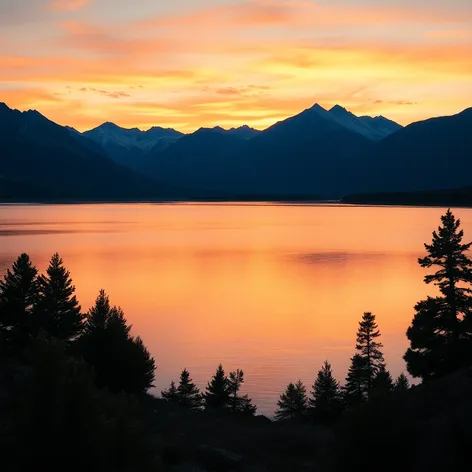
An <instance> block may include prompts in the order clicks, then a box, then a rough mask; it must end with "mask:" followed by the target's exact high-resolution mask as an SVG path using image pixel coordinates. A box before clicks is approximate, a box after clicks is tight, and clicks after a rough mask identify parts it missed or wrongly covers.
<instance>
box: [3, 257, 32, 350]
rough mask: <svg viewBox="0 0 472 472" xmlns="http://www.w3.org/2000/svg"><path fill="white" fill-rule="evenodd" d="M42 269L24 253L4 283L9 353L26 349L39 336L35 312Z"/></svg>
mask: <svg viewBox="0 0 472 472" xmlns="http://www.w3.org/2000/svg"><path fill="white" fill-rule="evenodd" d="M37 274H38V270H37V269H36V267H35V266H33V264H32V262H31V260H30V258H29V256H28V254H21V256H19V257H18V259H17V260H16V261H15V262H14V263H13V266H12V268H11V270H10V269H8V270H7V273H6V275H5V277H4V279H3V280H0V332H1V335H2V338H3V342H4V348H5V349H7V350H8V351H9V350H11V349H13V350H15V351H16V350H17V348H22V347H24V346H25V344H26V343H27V342H28V340H29V339H30V338H31V336H32V335H34V334H35V329H34V319H33V309H34V306H35V305H36V303H37V299H38V278H37Z"/></svg>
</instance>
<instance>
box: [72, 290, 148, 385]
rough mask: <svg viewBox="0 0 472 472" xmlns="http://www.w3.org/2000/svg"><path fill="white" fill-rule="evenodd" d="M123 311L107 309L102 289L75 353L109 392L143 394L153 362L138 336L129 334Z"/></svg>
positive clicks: (113, 308) (105, 296)
mask: <svg viewBox="0 0 472 472" xmlns="http://www.w3.org/2000/svg"><path fill="white" fill-rule="evenodd" d="M130 330H131V326H128V325H127V323H126V319H125V317H124V313H123V310H121V308H117V307H112V308H111V307H110V302H109V298H108V296H107V295H106V293H105V291H104V290H101V291H100V293H99V295H98V297H97V300H96V302H95V305H94V306H93V307H92V308H91V309H90V311H89V313H88V315H87V319H86V322H85V325H84V330H83V333H82V335H81V336H80V338H79V339H78V346H77V349H78V352H79V354H81V355H82V356H83V358H84V359H85V360H86V362H87V363H89V364H90V365H91V366H92V367H93V368H94V370H95V374H96V378H97V383H98V385H99V386H100V387H106V388H108V389H109V390H110V391H111V392H121V391H124V392H127V393H144V392H145V391H146V390H147V389H149V388H150V387H151V386H152V383H153V381H154V375H155V374H154V371H155V363H154V359H153V358H152V357H151V355H150V353H149V351H148V350H147V349H146V347H145V346H144V343H143V341H142V340H141V338H140V337H136V338H134V337H132V336H131V335H130Z"/></svg>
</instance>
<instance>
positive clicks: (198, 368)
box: [0, 205, 472, 413]
mask: <svg viewBox="0 0 472 472" xmlns="http://www.w3.org/2000/svg"><path fill="white" fill-rule="evenodd" d="M442 212H443V210H442V209H417V208H357V207H336V206H332V207H316V206H315V207H311V206H278V205H266V206H264V205H257V206H236V205H71V206H66V205H58V206H15V207H10V206H4V207H0V222H1V223H0V232H1V231H3V233H2V234H3V236H2V237H0V272H2V271H4V270H5V269H6V267H7V266H8V265H10V264H11V262H12V261H13V260H14V259H15V258H16V256H17V255H18V254H19V253H20V252H28V253H29V254H30V255H31V256H32V258H33V260H34V262H35V263H36V264H37V266H38V267H39V268H40V269H41V270H44V269H45V267H46V265H47V262H48V259H49V257H50V256H51V254H52V253H53V252H55V251H59V252H60V254H61V256H62V257H63V259H64V261H65V263H66V266H67V267H68V269H69V270H70V271H71V274H72V277H73V279H74V283H75V285H76V287H77V292H78V298H79V300H80V302H81V303H82V306H83V307H84V309H86V308H88V307H90V306H91V305H92V304H93V301H94V299H95V297H96V295H97V293H98V290H99V289H100V288H105V289H106V290H107V292H108V293H109V294H110V297H111V301H112V303H116V304H119V305H121V306H122V307H123V309H124V310H125V313H126V316H127V318H128V320H129V321H130V322H131V323H132V324H133V330H134V332H136V333H139V334H140V335H141V336H142V337H143V339H144V341H145V343H146V344H147V345H148V347H149V348H150V350H151V352H152V353H153V355H154V356H155V358H156V362H157V365H158V371H157V382H156V387H157V390H160V389H161V388H164V387H166V386H167V385H168V383H169V382H170V380H171V378H174V379H177V376H178V375H179V372H180V371H181V369H182V368H183V367H187V368H188V369H189V370H190V371H191V374H192V377H193V378H194V380H195V381H196V382H197V383H198V385H199V386H200V387H204V386H205V384H206V381H207V380H208V379H209V378H210V376H211V375H212V374H213V372H214V369H215V368H216V365H217V364H218V363H219V362H220V361H221V362H223V364H224V366H225V368H226V369H227V370H232V369H236V368H243V369H244V370H245V374H246V379H247V380H246V384H245V388H246V391H247V393H249V394H250V396H251V397H253V398H254V400H255V402H256V403H257V404H258V405H259V406H260V408H261V411H262V412H265V413H269V412H272V411H273V409H274V406H275V402H276V400H277V397H278V395H279V394H280V393H281V391H282V390H283V389H284V387H285V385H286V384H287V383H288V382H289V381H294V380H297V379H298V378H301V379H303V380H305V381H306V382H307V383H310V384H311V382H312V381H313V380H314V377H315V375H316V371H317V370H318V368H319V367H320V366H321V363H322V362H323V361H324V360H325V359H326V358H328V359H329V360H330V362H331V363H332V364H333V368H334V372H335V375H336V376H337V377H338V378H339V379H340V380H342V379H343V378H344V376H345V372H346V370H347V367H348V364H349V357H350V356H351V355H352V353H353V348H354V343H355V332H356V329H357V323H358V320H359V319H360V316H361V315H362V313H363V312H364V311H372V312H374V313H376V315H377V319H378V323H379V325H380V327H381V330H382V333H383V343H384V345H385V355H386V359H387V362H388V363H389V367H390V369H391V371H392V373H393V374H394V375H397V374H398V373H400V372H401V371H402V370H403V369H404V363H403V361H402V359H401V357H402V354H403V352H404V350H405V349H406V346H407V339H406V336H405V331H406V328H407V326H408V324H409V322H410V320H411V317H412V314H413V309H412V307H413V305H414V304H415V302H416V301H417V300H419V299H421V298H422V297H424V296H425V295H426V293H428V291H430V290H431V288H428V287H426V286H425V285H424V284H423V283H422V279H423V276H424V272H423V271H422V269H420V268H419V267H418V265H417V263H416V258H417V257H418V256H420V255H421V254H422V247H423V242H424V241H426V240H428V239H430V235H431V231H432V229H433V228H435V227H436V226H437V224H438V222H439V216H440V214H441V213H442ZM457 214H458V215H459V216H460V217H461V218H462V219H463V226H464V229H465V231H466V235H470V237H471V239H472V212H470V211H469V210H458V211H457ZM6 231H10V233H8V234H7V232H6Z"/></svg>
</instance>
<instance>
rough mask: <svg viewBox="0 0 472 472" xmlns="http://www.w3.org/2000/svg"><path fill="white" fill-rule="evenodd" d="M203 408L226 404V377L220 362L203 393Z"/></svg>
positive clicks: (224, 405) (227, 399)
mask: <svg viewBox="0 0 472 472" xmlns="http://www.w3.org/2000/svg"><path fill="white" fill-rule="evenodd" d="M204 399H205V408H214V409H220V408H224V407H226V406H227V405H228V401H229V392H228V378H227V377H226V374H225V371H224V369H223V366H222V365H221V364H220V365H219V366H218V369H217V370H216V373H215V375H214V376H213V377H212V379H211V381H210V382H209V383H208V385H207V387H206V392H205V393H204Z"/></svg>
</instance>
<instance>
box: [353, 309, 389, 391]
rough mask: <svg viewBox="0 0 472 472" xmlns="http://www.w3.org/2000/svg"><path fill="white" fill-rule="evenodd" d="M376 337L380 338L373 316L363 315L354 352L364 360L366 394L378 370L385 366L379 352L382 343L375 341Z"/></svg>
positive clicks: (370, 314)
mask: <svg viewBox="0 0 472 472" xmlns="http://www.w3.org/2000/svg"><path fill="white" fill-rule="evenodd" d="M378 337H380V331H379V329H378V326H377V323H376V322H375V315H373V314H372V313H368V312H366V313H364V315H363V316H362V321H360V322H359V329H358V331H357V345H356V350H357V351H358V353H359V354H360V355H361V356H362V357H363V358H364V360H365V369H366V375H367V392H369V391H370V389H371V388H372V382H373V380H374V378H375V376H376V375H377V373H378V372H379V370H381V369H382V368H383V367H384V366H385V360H384V357H383V354H382V351H381V350H380V349H381V348H382V347H383V346H382V343H380V342H378V341H376V339H377V338H378Z"/></svg>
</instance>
